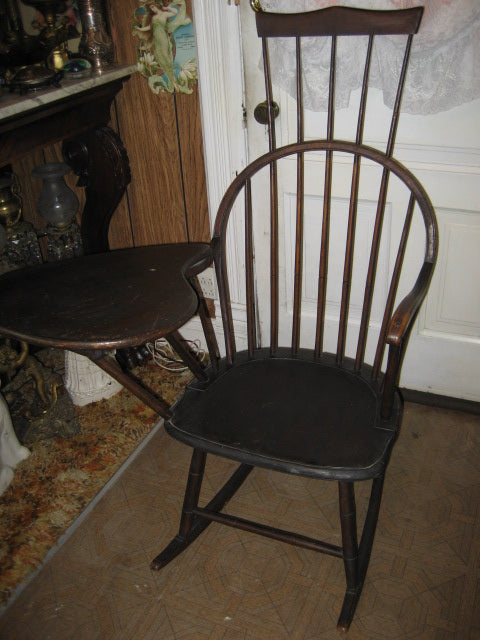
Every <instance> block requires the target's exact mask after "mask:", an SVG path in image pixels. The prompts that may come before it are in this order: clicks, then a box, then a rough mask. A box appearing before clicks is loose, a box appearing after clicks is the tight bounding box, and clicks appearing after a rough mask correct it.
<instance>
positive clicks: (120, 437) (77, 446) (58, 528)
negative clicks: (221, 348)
mask: <svg viewBox="0 0 480 640" xmlns="http://www.w3.org/2000/svg"><path fill="white" fill-rule="evenodd" d="M134 374H135V375H136V376H137V377H138V378H140V379H141V380H142V381H143V382H144V383H145V384H146V385H148V386H149V387H150V388H152V389H153V390H155V391H157V392H158V393H160V394H161V395H162V396H163V397H164V398H165V399H166V400H167V402H172V401H173V400H174V399H175V398H176V397H177V396H178V395H179V393H180V392H181V391H182V389H183V387H184V386H185V384H186V383H187V382H188V380H189V379H190V377H191V374H190V373H188V372H187V373H181V374H179V373H170V372H168V371H166V370H164V369H160V368H159V367H156V366H154V365H151V364H150V363H147V364H144V365H143V366H142V367H138V368H137V369H135V370H134ZM73 413H74V414H75V415H74V419H75V421H76V422H77V424H78V423H79V425H80V428H79V429H78V428H75V429H73V430H72V431H78V433H74V434H73V435H71V436H70V437H60V436H58V435H54V436H53V437H49V438H42V439H39V440H37V441H36V442H29V443H25V444H27V446H28V447H29V449H30V450H31V454H30V457H29V458H28V459H27V460H24V461H23V462H21V463H20V464H19V465H18V466H17V468H16V472H15V476H14V479H13V481H12V484H11V485H10V486H9V487H8V488H7V490H6V492H5V493H4V494H3V495H2V496H0V609H1V608H3V607H5V606H6V605H7V603H8V601H9V599H10V598H11V597H12V594H14V592H15V590H16V589H17V588H18V587H19V586H20V585H21V584H22V583H24V582H26V581H27V580H28V578H29V577H31V575H32V574H33V573H34V572H35V570H36V569H38V568H39V567H40V566H41V565H42V562H43V561H44V559H45V557H46V555H47V554H48V552H49V550H50V549H52V548H53V547H54V546H55V545H56V544H57V542H58V540H59V539H60V538H61V536H62V535H63V534H64V533H65V532H66V530H67V529H68V527H69V526H70V525H71V524H72V523H73V522H74V520H75V519H76V518H77V517H78V516H79V515H80V514H81V513H82V511H83V510H84V509H85V507H86V506H87V505H88V503H89V502H90V501H91V500H92V499H93V498H94V497H95V495H96V494H97V493H98V492H99V491H100V490H101V489H102V488H103V487H104V485H105V484H106V483H107V481H108V480H109V479H110V478H111V477H112V476H113V475H114V473H115V472H116V471H117V470H118V469H119V467H120V466H121V465H122V464H123V463H124V462H125V460H126V459H127V458H128V457H129V456H130V455H131V454H132V453H133V452H134V451H135V449H136V448H137V447H138V446H139V444H140V443H141V442H142V440H143V439H144V438H145V436H146V435H147V434H148V433H149V432H150V431H151V429H152V427H153V426H154V425H155V424H156V423H157V421H158V416H157V415H156V414H155V413H154V412H153V411H152V410H151V409H149V408H148V407H146V406H145V405H144V404H142V403H141V402H140V401H139V400H138V399H137V398H135V397H134V396H133V395H132V394H131V393H129V392H128V391H126V390H122V391H121V392H120V393H118V394H116V395H115V396H113V397H112V398H110V399H108V400H102V401H100V402H96V403H94V404H90V405H87V406H85V407H75V408H74V411H73ZM14 423H15V420H14Z"/></svg>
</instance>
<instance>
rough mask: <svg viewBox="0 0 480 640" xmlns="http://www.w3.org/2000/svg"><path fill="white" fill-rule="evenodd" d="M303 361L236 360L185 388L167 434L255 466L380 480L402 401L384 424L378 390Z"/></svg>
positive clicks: (351, 375)
mask: <svg viewBox="0 0 480 640" xmlns="http://www.w3.org/2000/svg"><path fill="white" fill-rule="evenodd" d="M303 355H304V357H303V358H301V357H297V358H289V357H276V358H273V359H272V358H270V357H269V355H268V350H266V351H263V352H262V353H260V354H259V355H258V356H257V357H256V358H255V359H252V360H248V359H246V358H245V359H244V360H243V362H242V358H241V354H239V358H238V360H239V362H237V363H236V364H235V365H234V366H233V367H226V366H221V367H220V372H219V373H218V374H216V375H214V377H213V379H211V380H210V381H208V382H205V383H202V382H199V381H193V382H192V383H191V384H190V385H189V386H188V387H187V389H186V393H185V394H184V395H183V396H182V398H181V399H180V400H179V402H178V403H177V405H176V406H175V407H174V409H173V415H172V418H171V420H170V421H169V422H168V423H167V425H166V428H167V431H168V432H169V433H170V434H171V435H172V436H174V437H175V438H177V439H178V440H181V441H183V442H185V443H186V444H189V445H191V446H193V447H198V448H201V449H202V450H204V451H208V452H211V453H216V454H221V455H223V456H225V457H228V458H232V459H234V460H237V461H239V462H245V463H247V464H250V465H254V466H259V467H264V468H269V469H276V470H278V471H283V472H287V473H296V474H300V475H304V476H310V477H318V478H326V479H335V480H362V479H367V478H373V477H375V476H377V475H378V474H379V473H380V472H381V471H382V470H383V468H384V466H385V464H386V461H387V460H388V456H389V453H390V450H391V447H392V445H393V443H394V441H395V437H396V433H397V426H398V423H399V420H400V415H401V409H400V405H401V403H400V399H399V398H398V397H397V406H396V410H395V411H393V413H392V415H391V416H390V417H389V419H388V420H385V419H382V418H381V416H380V397H379V396H380V394H379V391H378V385H376V384H373V383H372V381H371V380H369V379H368V378H367V377H366V376H362V375H360V374H359V373H357V372H353V371H349V370H348V369H347V368H346V367H345V366H344V367H338V366H336V365H335V364H334V363H332V364H324V363H323V362H316V361H314V360H313V358H312V356H311V355H310V354H309V353H308V352H306V353H304V354H303ZM307 358H308V359H307Z"/></svg>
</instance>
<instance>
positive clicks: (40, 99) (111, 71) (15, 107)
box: [0, 65, 137, 122]
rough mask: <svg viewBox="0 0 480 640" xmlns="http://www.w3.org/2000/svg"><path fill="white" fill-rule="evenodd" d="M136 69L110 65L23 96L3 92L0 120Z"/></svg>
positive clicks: (114, 78) (116, 78)
mask: <svg viewBox="0 0 480 640" xmlns="http://www.w3.org/2000/svg"><path fill="white" fill-rule="evenodd" d="M136 69H137V67H136V65H118V66H112V67H109V68H106V69H105V70H102V71H101V72H100V73H95V74H92V75H91V76H88V77H87V78H79V79H69V78H68V79H67V78H63V79H62V80H61V86H60V87H52V88H49V89H43V90H40V91H32V92H29V93H27V94H25V95H23V96H21V95H19V94H18V93H8V92H5V93H4V94H3V96H1V97H0V122H5V121H7V120H8V119H9V118H14V117H15V116H18V115H20V114H22V115H23V114H26V113H28V112H30V111H34V110H35V109H38V108H40V107H43V106H45V105H48V104H50V103H53V102H57V101H59V100H63V99H65V98H67V97H69V96H74V95H75V94H78V93H82V92H84V91H88V90H89V89H93V88H95V87H99V86H101V85H103V84H108V83H110V82H113V81H114V80H118V79H121V78H125V77H126V76H129V75H132V73H134V72H135V71H136Z"/></svg>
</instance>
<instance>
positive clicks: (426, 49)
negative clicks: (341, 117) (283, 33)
mask: <svg viewBox="0 0 480 640" xmlns="http://www.w3.org/2000/svg"><path fill="white" fill-rule="evenodd" d="M261 4H262V7H263V8H264V10H265V11H273V12H285V13H288V12H294V11H312V10H315V9H321V8H324V7H328V6H332V5H343V6H357V7H361V8H364V9H406V8H409V7H412V6H419V5H425V11H424V15H423V20H422V24H421V27H420V30H419V32H418V34H417V35H416V36H415V38H414V41H413V42H414V44H413V47H412V51H411V56H410V66H409V71H408V76H407V84H406V86H405V92H404V97H403V102H402V110H403V111H404V112H407V113H412V114H430V113H437V112H439V111H447V110H448V109H451V108H453V107H456V106H458V105H461V104H463V103H465V102H470V101H471V100H474V99H475V98H478V97H480V71H479V70H480V2H479V0H426V1H425V0H424V1H421V0H420V1H412V0H365V1H363V2H361V3H359V2H358V0H342V1H339V0H262V2H261ZM404 43H405V37H404V36H388V37H381V38H380V37H379V38H377V40H376V42H375V45H374V52H373V57H372V68H371V72H370V86H373V87H376V88H378V89H381V90H382V91H383V100H384V102H385V104H386V105H387V106H389V107H392V105H393V103H394V100H395V90H396V79H397V78H398V73H399V70H400V67H401V62H402V56H403V46H404ZM294 46H295V44H294V41H293V39H292V38H285V39H283V38H282V39H280V40H276V41H275V40H272V41H270V45H269V50H270V60H271V66H272V71H273V74H274V76H273V77H274V81H275V84H277V85H278V86H280V87H281V88H282V89H284V90H285V91H287V92H288V93H289V94H290V95H292V96H295V95H296V88H295V69H294V65H295V54H294ZM366 49H367V38H366V37H360V36H359V37H349V38H339V41H338V46H337V84H336V102H337V107H339V108H342V107H347V106H348V103H349V99H350V93H351V91H353V90H355V89H357V88H358V87H360V85H361V76H362V72H363V68H359V67H362V65H358V58H359V56H362V55H363V58H364V57H365V54H366ZM329 52H330V39H329V38H322V39H313V38H304V40H303V47H302V54H303V55H302V58H303V65H304V70H305V79H304V92H305V93H304V102H305V106H306V107H307V108H308V109H312V110H314V111H324V110H326V108H327V89H328V68H327V66H326V65H327V64H328V62H329V58H330V53H329ZM317 61H321V65H320V67H319V63H318V62H317ZM322 65H323V68H322ZM308 78H315V81H314V82H313V83H312V82H311V83H308Z"/></svg>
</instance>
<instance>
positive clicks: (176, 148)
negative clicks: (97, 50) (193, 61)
mask: <svg viewBox="0 0 480 640" xmlns="http://www.w3.org/2000/svg"><path fill="white" fill-rule="evenodd" d="M139 5H140V2H139V0H123V1H122V2H121V3H118V2H114V0H106V13H107V22H108V25H109V30H110V32H111V34H112V38H113V40H114V44H115V51H116V61H117V63H118V64H136V62H137V52H136V45H137V43H136V39H135V38H134V36H133V35H132V24H133V16H134V12H135V10H136V9H137V7H138V6H139ZM187 6H188V15H189V16H191V15H192V7H191V0H187ZM79 118H81V113H79ZM110 126H111V127H112V128H113V129H114V130H115V131H117V132H118V133H119V134H120V136H121V138H122V140H123V143H124V145H125V148H126V150H127V153H128V157H129V160H130V168H131V174H132V182H131V184H130V185H129V186H128V188H127V193H126V195H125V196H124V198H123V200H122V202H121V203H120V205H119V207H118V208H117V210H116V212H115V214H114V216H113V218H112V221H111V224H110V231H109V242H110V247H111V248H112V249H116V248H121V247H127V246H141V245H147V244H155V243H164V242H187V241H202V240H208V239H209V235H210V229H209V218H208V209H207V194H206V181H205V169H204V161H203V142H202V132H201V121H200V109H199V98H198V90H197V89H196V90H195V91H194V92H193V93H192V94H190V95H184V94H182V95H180V94H175V95H172V94H167V93H160V94H159V95H154V94H153V93H152V92H151V91H150V89H149V87H148V84H147V81H146V79H145V78H143V77H141V76H140V75H139V74H138V73H134V74H133V75H132V76H131V77H130V79H129V80H127V81H126V82H125V84H124V88H123V91H122V92H121V93H120V94H119V95H118V96H117V98H116V102H115V105H114V107H113V108H112V119H111V122H110ZM61 158H62V155H61V145H59V144H57V145H53V146H51V147H48V148H45V149H37V150H35V151H34V152H33V153H31V154H29V155H28V156H25V157H23V158H22V159H21V160H19V161H17V162H15V163H14V164H13V165H12V168H13V171H14V172H15V173H16V174H17V175H18V178H19V181H20V185H21V189H22V197H23V200H24V207H23V208H24V218H25V219H26V220H29V221H31V222H32V223H33V224H34V226H35V227H37V228H41V227H43V226H44V224H45V223H44V221H43V220H42V219H41V218H40V217H39V216H38V214H37V213H36V200H37V198H38V195H39V193H40V189H41V182H40V180H38V179H35V178H32V177H31V175H30V174H31V170H32V169H33V167H34V166H36V165H37V164H41V163H42V162H52V161H60V160H61ZM67 182H68V183H69V185H70V186H72V187H74V186H75V183H76V177H75V176H74V175H73V174H71V175H70V176H68V178H67ZM75 191H76V192H77V195H78V197H79V200H80V212H79V217H80V216H81V208H82V206H83V202H84V194H83V189H81V188H75Z"/></svg>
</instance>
